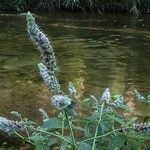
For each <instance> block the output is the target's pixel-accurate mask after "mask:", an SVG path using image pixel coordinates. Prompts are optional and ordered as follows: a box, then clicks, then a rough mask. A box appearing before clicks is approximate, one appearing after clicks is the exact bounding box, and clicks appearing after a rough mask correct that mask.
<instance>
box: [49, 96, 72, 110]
mask: <svg viewBox="0 0 150 150" xmlns="http://www.w3.org/2000/svg"><path fill="white" fill-rule="evenodd" d="M51 101H52V105H53V106H54V107H55V108H57V109H59V110H63V109H65V108H67V107H68V106H70V105H71V99H70V98H69V97H68V96H63V95H54V96H53V97H52V98H51Z"/></svg>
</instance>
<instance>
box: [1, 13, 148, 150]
mask: <svg viewBox="0 0 150 150" xmlns="http://www.w3.org/2000/svg"><path fill="white" fill-rule="evenodd" d="M26 19H27V30H28V34H29V36H30V39H31V40H32V41H33V43H35V44H36V45H37V46H38V49H39V52H40V54H41V62H40V63H39V64H38V68H39V72H40V75H41V77H42V79H43V82H44V83H45V84H46V85H47V86H48V88H49V89H50V91H51V93H52V96H51V98H50V101H51V103H52V105H53V106H54V107H55V108H56V109H57V110H58V111H59V113H58V115H57V116H55V117H50V116H49V115H48V114H47V113H46V112H45V111H44V110H43V109H41V108H40V109H39V111H40V112H41V115H42V117H43V123H42V125H38V124H37V123H35V122H33V121H30V120H28V119H24V118H22V117H21V115H20V114H19V113H17V112H14V111H13V112H12V114H14V115H15V116H17V117H18V118H19V121H11V120H8V119H7V118H4V117H0V129H1V130H3V131H5V132H10V131H11V132H13V133H14V134H16V135H17V136H19V137H20V138H22V139H23V140H25V141H27V142H28V143H31V144H32V145H33V146H34V147H35V149H36V150H49V149H60V150H68V149H70V150H106V149H107V150H116V149H124V150H126V149H131V150H138V149H147V150H148V149H149V145H148V144H147V142H148V140H150V123H148V122H147V123H138V122H137V118H136V117H125V116H124V114H123V113H120V109H122V110H123V111H130V110H129V108H128V106H127V105H126V104H125V101H124V97H123V96H122V95H116V96H112V95H111V93H110V90H109V88H106V89H105V90H104V92H103V94H102V96H100V98H99V99H97V98H96V97H94V96H93V95H91V96H90V98H87V99H84V100H83V101H81V100H79V99H78V97H77V91H76V88H75V87H74V86H73V84H72V83H71V82H70V83H69V85H68V91H69V93H68V95H67V94H64V93H63V91H62V90H61V87H60V84H59V81H58V79H57V76H56V75H57V70H58V67H57V62H56V58H55V54H54V50H53V48H52V46H51V44H50V41H49V39H48V38H47V37H46V35H45V34H44V33H43V32H42V31H41V30H40V28H39V27H38V25H37V24H36V23H35V18H34V17H33V15H32V14H31V13H30V12H28V13H27V15H26ZM136 94H137V92H136ZM137 96H138V97H140V96H139V94H137ZM77 101H78V102H79V104H78V105H81V106H83V107H84V108H86V109H87V110H88V112H89V113H86V114H84V115H79V114H78V113H77V111H76V110H75V102H76V103H77ZM22 132H25V133H26V136H24V134H22Z"/></svg>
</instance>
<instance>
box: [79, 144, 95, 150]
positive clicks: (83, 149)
mask: <svg viewBox="0 0 150 150" xmlns="http://www.w3.org/2000/svg"><path fill="white" fill-rule="evenodd" d="M91 149H92V146H91V145H90V144H88V143H85V142H84V143H81V144H79V146H78V150H91Z"/></svg>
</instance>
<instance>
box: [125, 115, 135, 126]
mask: <svg viewBox="0 0 150 150" xmlns="http://www.w3.org/2000/svg"><path fill="white" fill-rule="evenodd" d="M136 120H137V117H133V118H131V119H130V120H129V121H128V122H127V125H132V124H134V123H135V121H136Z"/></svg>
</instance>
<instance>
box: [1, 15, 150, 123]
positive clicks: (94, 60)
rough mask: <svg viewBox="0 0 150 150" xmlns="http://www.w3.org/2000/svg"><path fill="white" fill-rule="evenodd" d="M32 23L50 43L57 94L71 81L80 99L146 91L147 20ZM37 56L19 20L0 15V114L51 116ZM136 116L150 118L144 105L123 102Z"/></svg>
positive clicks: (43, 19) (85, 18) (40, 18)
mask: <svg viewBox="0 0 150 150" xmlns="http://www.w3.org/2000/svg"><path fill="white" fill-rule="evenodd" d="M36 21H37V22H38V24H39V25H40V26H41V27H42V29H43V30H44V31H45V33H46V34H47V35H48V36H49V37H50V39H51V40H52V45H53V47H54V49H55V53H56V56H57V60H58V65H59V69H60V71H59V73H58V77H59V80H60V83H61V86H62V89H63V91H65V92H67V85H68V82H69V81H72V82H73V83H74V85H75V86H76V87H77V91H78V94H79V96H80V97H83V96H86V97H88V96H89V95H90V94H93V95H95V96H96V97H98V96H100V95H101V93H102V91H103V90H104V88H105V87H109V88H110V90H111V91H112V93H113V94H122V93H123V92H124V91H125V90H126V89H128V88H131V87H132V88H136V89H137V90H138V91H140V92H142V93H143V94H144V95H147V94H148V93H149V91H150V86H149V85H150V78H149V76H150V65H149V64H150V59H149V58H150V42H149V41H150V16H149V15H143V16H140V17H139V18H138V19H136V18H135V17H133V16H129V15H118V14H112V15H110V14H103V15H100V16H98V15H89V14H67V13H61V14H48V13H46V14H44V13H37V14H36ZM39 62H40V57H39V52H38V50H37V49H36V47H35V46H33V44H32V43H31V41H30V40H29V37H28V35H27V32H26V22H25V16H24V15H18V14H6V13H4V14H0V103H1V105H0V114H1V116H8V117H10V112H11V111H12V110H16V111H19V112H21V113H22V114H24V116H27V117H31V118H34V119H36V120H38V119H39V115H40V114H39V112H38V109H39V108H44V109H45V110H47V111H48V112H49V113H50V114H53V113H54V112H55V110H54V109H49V108H50V107H51V105H50V102H49V97H50V93H49V91H48V89H47V87H46V86H45V85H44V84H43V83H42V81H41V78H40V76H39V73H38V70H37V64H38V63H39ZM129 105H130V106H131V107H132V108H133V113H134V114H135V115H137V116H150V106H147V105H145V104H140V103H137V102H135V101H129Z"/></svg>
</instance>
